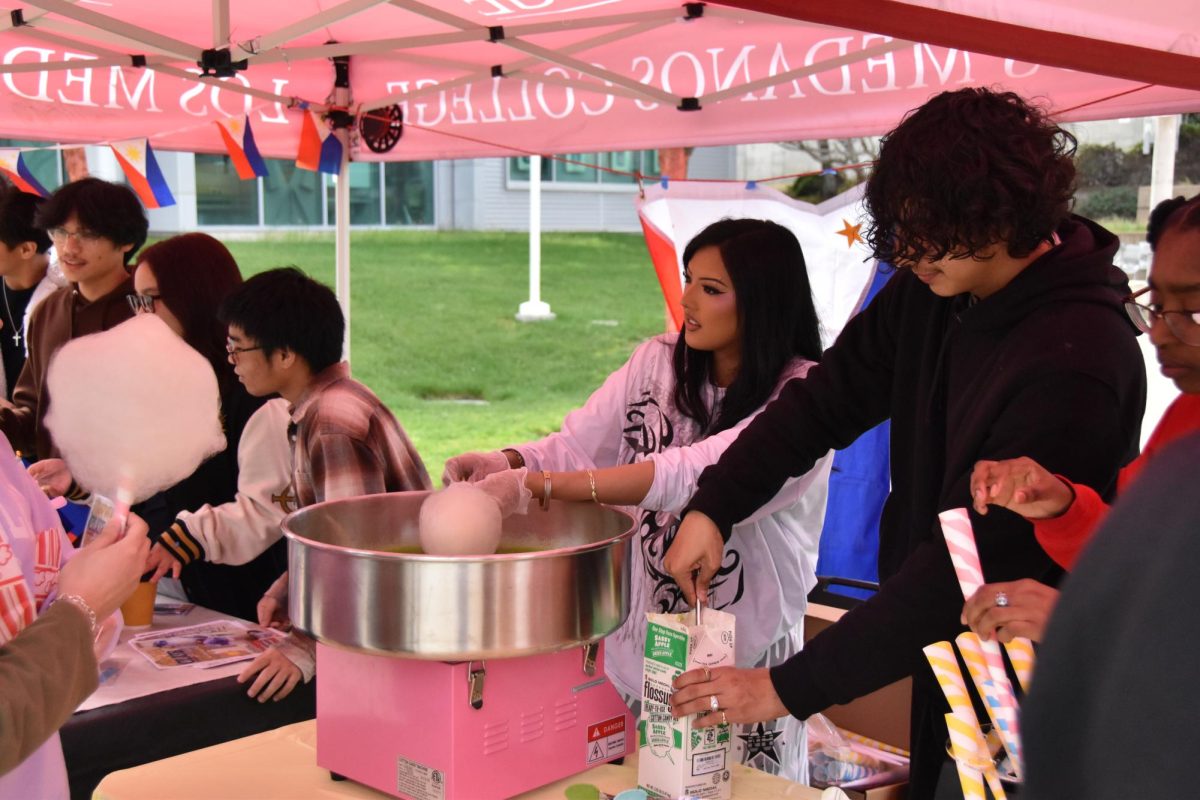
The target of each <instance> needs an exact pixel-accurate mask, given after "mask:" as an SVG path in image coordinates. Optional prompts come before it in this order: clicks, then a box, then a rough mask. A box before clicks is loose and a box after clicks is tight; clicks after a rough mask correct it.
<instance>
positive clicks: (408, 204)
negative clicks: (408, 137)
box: [383, 161, 434, 225]
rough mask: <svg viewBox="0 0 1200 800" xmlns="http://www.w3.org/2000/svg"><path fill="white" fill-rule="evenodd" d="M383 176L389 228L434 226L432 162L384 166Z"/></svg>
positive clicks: (400, 162) (398, 162)
mask: <svg viewBox="0 0 1200 800" xmlns="http://www.w3.org/2000/svg"><path fill="white" fill-rule="evenodd" d="M383 176H384V181H383V191H384V205H385V207H386V211H387V224H388V225H432V224H433V222H434V219H433V162H431V161H397V162H392V163H389V164H384V165H383Z"/></svg>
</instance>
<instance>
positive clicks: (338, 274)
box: [333, 131, 350, 362]
mask: <svg viewBox="0 0 1200 800" xmlns="http://www.w3.org/2000/svg"><path fill="white" fill-rule="evenodd" d="M335 135H339V136H341V135H345V133H344V131H337V132H336V134H335ZM349 138H350V137H348V136H347V137H346V141H343V142H342V166H341V167H340V168H339V169H338V174H337V186H336V187H335V192H334V212H333V213H334V218H335V220H336V221H337V224H336V226H335V228H334V253H335V256H334V282H335V286H336V288H337V298H338V302H339V303H341V305H342V313H343V314H344V315H345V316H346V342H345V344H344V345H343V346H342V353H343V355H342V357H343V358H344V359H345V360H346V361H347V362H349V361H350V142H349V141H348V140H349Z"/></svg>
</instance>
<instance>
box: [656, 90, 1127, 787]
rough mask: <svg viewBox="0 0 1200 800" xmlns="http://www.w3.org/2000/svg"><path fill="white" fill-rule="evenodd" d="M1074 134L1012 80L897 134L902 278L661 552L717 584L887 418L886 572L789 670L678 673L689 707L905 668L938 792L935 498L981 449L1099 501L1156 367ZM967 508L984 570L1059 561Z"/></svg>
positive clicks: (894, 217) (836, 689)
mask: <svg viewBox="0 0 1200 800" xmlns="http://www.w3.org/2000/svg"><path fill="white" fill-rule="evenodd" d="M1074 146H1075V142H1074V139H1073V138H1072V137H1071V136H1070V134H1068V133H1067V132H1065V131H1063V130H1062V129H1060V128H1059V127H1058V126H1057V125H1055V124H1054V123H1053V122H1051V121H1050V120H1049V119H1047V117H1046V116H1045V114H1044V113H1043V112H1042V111H1041V110H1039V109H1038V108H1036V107H1034V106H1031V105H1030V104H1028V103H1026V102H1025V101H1024V100H1023V99H1021V98H1020V97H1018V96H1017V95H1014V94H1011V93H999V92H994V91H990V90H987V89H979V88H971V89H963V90H960V91H955V92H945V93H943V94H940V95H938V96H936V97H934V98H933V99H931V100H930V101H929V102H927V103H926V104H925V105H924V106H922V107H920V108H919V109H917V110H915V111H914V112H911V113H910V114H909V115H908V116H907V117H906V118H905V119H904V121H903V122H901V124H900V125H899V126H898V127H897V128H896V129H895V130H893V131H892V132H891V133H889V134H888V135H887V136H886V137H884V140H883V143H882V147H881V149H880V155H879V160H878V162H877V164H876V167H875V171H874V173H873V174H872V176H871V178H870V182H869V184H868V187H867V192H866V199H867V205H868V208H869V211H870V214H871V218H872V223H871V228H870V230H869V232H868V241H869V242H870V244H871V245H872V247H873V249H874V253H875V256H876V258H878V259H879V260H880V261H882V262H887V263H890V264H893V265H894V266H895V267H896V268H897V269H898V272H897V274H896V275H895V276H894V277H893V278H892V280H891V281H890V282H889V284H888V285H887V286H886V287H885V288H884V290H883V291H882V292H880V294H879V296H878V297H877V298H876V299H875V301H874V302H873V303H872V304H871V305H870V307H868V308H867V309H866V310H865V311H864V312H863V313H862V314H860V315H859V316H858V317H856V318H854V319H852V320H851V321H850V323H849V324H848V325H847V326H846V328H845V330H844V331H843V332H842V334H841V336H840V337H839V339H838V341H837V343H836V344H835V345H834V346H833V347H831V348H830V349H829V350H828V351H827V352H826V353H825V356H824V358H823V359H822V361H821V364H820V365H819V366H817V367H814V368H813V369H812V370H811V371H810V372H809V374H808V378H807V380H804V381H793V382H792V383H791V384H789V385H788V386H787V387H785V388H784V390H783V391H782V393H781V394H780V396H779V398H778V399H777V400H776V401H775V402H774V403H772V404H771V405H770V406H769V407H768V408H767V409H766V410H764V411H763V412H762V414H760V415H759V416H758V417H757V418H756V419H755V420H754V422H752V423H751V424H750V426H749V427H747V428H746V430H745V431H743V432H742V434H741V435H740V436H739V438H738V440H737V441H736V442H735V443H734V444H733V445H732V446H731V447H730V448H729V449H728V450H726V451H725V454H724V455H723V456H722V458H721V460H720V461H719V462H718V463H717V464H715V465H713V466H712V467H710V468H709V469H708V470H706V471H705V472H704V473H703V475H702V476H701V477H700V480H699V485H698V491H697V493H696V495H695V496H694V497H693V499H692V502H691V505H690V506H689V513H688V514H687V516H686V517H685V519H684V521H683V523H682V525H681V526H680V529H679V533H678V536H677V537H676V539H675V542H674V544H673V545H672V548H671V552H669V553H668V555H667V562H666V563H667V566H668V569H669V570H670V572H671V574H672V575H673V576H674V577H675V579H676V580H677V581H679V582H680V584H681V585H682V586H683V587H685V592H687V593H689V594H690V593H691V591H692V579H691V573H692V570H693V569H698V570H699V572H700V574H699V578H698V579H697V582H696V584H695V585H696V590H697V591H698V592H701V593H703V592H704V591H705V589H706V586H707V582H708V580H709V578H710V576H711V575H712V573H713V571H714V569H715V567H716V565H719V564H720V561H721V555H722V549H723V546H724V541H725V540H726V539H727V538H728V536H729V531H730V528H731V526H732V525H733V524H734V523H736V522H737V521H739V520H741V519H743V518H745V517H746V516H748V515H750V514H751V513H753V512H754V510H755V509H756V508H758V507H759V506H760V505H761V504H762V503H763V502H764V501H765V500H766V499H768V498H770V497H771V496H772V495H773V494H774V493H775V492H776V491H777V490H778V488H779V486H780V485H781V484H782V483H783V482H784V480H786V478H787V477H788V476H789V475H797V474H800V473H802V472H804V471H805V470H807V469H809V468H810V467H811V466H812V464H813V462H814V461H815V460H816V459H818V458H820V457H821V456H822V455H823V454H824V453H825V452H826V451H827V450H828V449H829V448H831V447H832V448H841V447H845V446H846V445H848V444H849V443H850V442H852V441H854V439H855V438H856V437H857V436H858V435H859V434H860V433H862V432H863V431H866V430H868V429H869V428H871V427H873V426H875V425H876V424H878V423H879V422H881V421H883V420H885V419H888V418H890V419H891V420H892V427H891V479H892V491H891V494H890V496H889V497H888V500H887V503H886V505H885V506H884V511H883V516H882V519H881V520H880V527H879V575H880V579H881V582H882V585H881V587H880V590H879V592H878V593H877V594H876V595H875V596H874V597H872V598H871V599H870V600H868V601H866V602H865V603H863V604H862V605H860V606H858V607H857V608H855V609H854V610H853V611H851V612H850V613H848V614H847V615H846V616H845V617H843V618H842V620H841V621H840V622H838V623H837V624H835V625H833V626H831V627H830V628H828V629H827V630H826V631H824V632H822V633H821V634H819V635H818V636H816V637H815V638H813V639H812V640H811V641H810V642H809V643H808V644H807V645H806V647H805V649H804V650H803V651H801V652H800V653H799V654H797V655H796V656H795V657H794V658H792V659H791V660H789V661H788V662H786V663H785V664H783V665H780V666H777V667H773V668H771V669H769V670H767V669H761V670H746V669H730V670H714V671H713V673H712V674H711V677H710V676H708V675H706V674H704V673H688V674H686V675H684V676H681V677H680V679H679V681H678V682H677V690H676V693H675V712H676V713H677V714H685V713H695V712H700V711H707V710H708V708H709V706H710V703H711V700H710V698H711V697H714V696H715V697H716V698H717V702H718V703H719V705H720V709H721V710H722V712H723V714H724V716H725V718H727V719H728V720H729V721H730V722H750V721H754V720H762V719H770V718H773V717H777V716H780V715H783V714H788V713H790V714H792V715H794V716H797V717H801V718H803V717H807V716H809V715H811V714H813V713H815V712H818V711H821V710H822V709H824V708H826V707H828V706H831V705H835V704H839V703H846V702H849V701H850V700H852V699H854V698H856V697H859V696H861V695H864V694H866V693H868V692H870V691H873V690H875V689H878V688H880V687H882V686H885V685H887V684H889V683H891V682H892V681H895V680H898V679H900V678H903V677H905V676H909V675H911V676H912V677H913V705H912V721H911V730H912V773H911V786H912V790H911V796H913V797H931V796H934V795H935V792H936V788H935V787H936V786H937V784H938V781H939V775H940V773H941V771H942V766H943V763H944V762H945V761H946V750H945V744H946V737H947V734H946V726H945V724H944V718H943V714H944V713H945V711H947V710H948V709H947V708H946V706H945V701H944V699H943V698H942V695H941V692H940V691H939V690H938V688H937V684H936V683H935V681H934V679H933V675H932V673H931V672H930V670H929V668H928V666H927V664H926V663H925V659H924V657H923V654H922V651H921V648H922V647H924V646H925V645H927V644H930V643H932V642H937V641H942V640H946V639H953V638H954V637H955V636H956V635H957V634H958V633H959V632H960V631H961V630H963V626H962V625H961V623H960V619H959V616H960V613H961V612H962V607H963V596H962V593H961V590H960V589H959V586H958V582H957V580H956V577H955V571H954V568H953V566H952V565H951V562H950V558H949V554H948V553H947V550H946V545H945V542H944V540H943V538H942V535H941V532H940V528H939V525H938V520H937V514H938V512H940V511H943V510H945V509H949V508H956V507H965V508H970V507H971V497H970V492H969V481H970V477H971V471H972V468H973V466H974V464H975V462H976V461H979V460H980V459H993V460H995V459H1005V458H1012V457H1015V456H1019V455H1024V456H1031V457H1034V458H1035V459H1036V460H1037V461H1038V462H1039V463H1041V464H1044V465H1046V466H1047V468H1048V469H1050V470H1051V471H1052V472H1054V473H1057V474H1061V475H1064V476H1067V477H1068V478H1070V479H1071V480H1073V481H1076V482H1082V483H1086V484H1088V485H1090V486H1093V487H1096V488H1097V489H1099V490H1100V491H1101V493H1102V494H1107V493H1111V492H1112V491H1113V489H1114V487H1115V483H1116V477H1117V471H1118V470H1119V468H1120V467H1121V466H1122V465H1123V464H1125V463H1127V462H1128V461H1129V460H1130V459H1131V458H1133V457H1134V456H1135V455H1136V453H1137V445H1138V434H1139V429H1140V424H1141V418H1142V411H1143V408H1144V405H1145V391H1146V388H1145V382H1146V379H1145V369H1144V366H1143V364H1142V357H1141V354H1140V352H1139V350H1138V346H1137V343H1136V342H1135V340H1134V329H1133V327H1132V325H1130V323H1129V321H1128V320H1127V319H1126V318H1125V315H1124V312H1123V310H1122V299H1123V297H1124V296H1125V295H1126V294H1127V293H1128V286H1127V284H1126V280H1125V276H1124V274H1123V273H1121V272H1120V271H1119V270H1117V269H1116V268H1115V267H1113V266H1112V257H1113V254H1114V253H1115V252H1116V250H1117V246H1118V242H1117V238H1116V237H1115V236H1114V235H1113V234H1111V233H1109V232H1108V231H1106V230H1104V229H1103V228H1101V227H1099V226H1098V225H1096V224H1094V223H1092V222H1089V221H1088V220H1085V219H1082V218H1080V217H1077V216H1074V215H1072V214H1071V213H1070V210H1069V209H1070V204H1071V195H1072V190H1073V185H1074V176H1075V169H1074V165H1073V163H1072V156H1073V154H1074ZM971 523H972V525H973V526H974V532H975V538H976V541H977V542H978V546H979V554H980V557H981V560H982V564H983V570H984V573H985V578H986V579H987V580H988V581H989V582H991V581H1004V580H1013V579H1016V578H1036V579H1038V580H1042V581H1044V582H1047V583H1051V584H1053V583H1055V582H1056V581H1057V580H1058V579H1059V577H1060V576H1061V575H1062V572H1061V570H1060V569H1059V568H1058V567H1057V566H1056V565H1055V564H1054V562H1053V561H1052V560H1051V559H1050V558H1049V556H1047V555H1046V553H1045V552H1044V551H1043V550H1042V549H1041V547H1040V546H1039V545H1038V542H1037V540H1036V538H1035V537H1034V534H1033V529H1032V526H1031V525H1030V524H1029V523H1028V522H1026V521H1025V520H1024V519H1023V518H1021V517H1020V516H1018V515H1016V514H1014V513H1011V512H1008V511H1005V510H1000V509H995V510H993V511H992V512H991V513H989V514H987V515H986V516H980V515H978V514H976V513H975V512H974V511H972V512H971ZM720 720H721V714H714V713H707V714H705V715H704V716H703V717H702V718H701V719H700V720H699V723H700V724H701V725H707V724H712V723H713V722H718V721H720ZM948 777H950V780H952V781H954V782H955V783H956V779H955V778H953V776H952V773H948Z"/></svg>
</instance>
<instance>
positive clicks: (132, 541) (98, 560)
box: [58, 514, 150, 620]
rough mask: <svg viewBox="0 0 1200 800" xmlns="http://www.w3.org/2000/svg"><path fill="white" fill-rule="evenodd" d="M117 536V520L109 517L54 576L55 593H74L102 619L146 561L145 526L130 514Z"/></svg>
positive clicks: (132, 584)
mask: <svg viewBox="0 0 1200 800" xmlns="http://www.w3.org/2000/svg"><path fill="white" fill-rule="evenodd" d="M125 526H126V527H125V535H124V537H122V536H121V521H120V520H116V519H113V520H110V521H109V523H108V524H107V525H105V526H104V530H103V531H101V533H100V536H98V537H97V538H96V539H94V540H93V541H92V542H91V544H89V545H88V546H87V547H83V548H80V550H79V552H78V553H76V554H75V557H74V558H72V559H71V560H70V561H68V562H67V564H66V565H65V566H64V567H63V568H62V572H61V573H59V576H58V595H59V597H65V596H67V595H75V596H76V597H79V598H80V599H82V600H83V602H84V603H86V604H87V605H88V607H89V608H91V609H92V611H93V612H94V613H95V614H96V619H97V620H102V619H104V618H105V617H107V616H109V615H110V614H112V613H113V612H114V611H116V610H117V608H118V607H119V606H120V605H121V603H123V602H125V600H126V599H127V598H128V597H129V595H131V594H133V590H134V589H135V588H137V584H138V577H139V576H140V575H141V574H142V571H143V568H144V567H145V564H146V554H147V553H148V552H149V550H150V540H149V539H147V538H146V531H147V530H149V528H148V527H147V526H146V523H145V522H143V521H142V520H141V518H140V517H138V515H137V514H130V515H129V518H128V520H127V521H126V522H125Z"/></svg>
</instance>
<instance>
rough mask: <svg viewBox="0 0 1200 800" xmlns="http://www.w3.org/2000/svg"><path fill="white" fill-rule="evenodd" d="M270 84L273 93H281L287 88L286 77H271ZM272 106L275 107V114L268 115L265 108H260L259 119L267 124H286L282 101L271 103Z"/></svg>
mask: <svg viewBox="0 0 1200 800" xmlns="http://www.w3.org/2000/svg"><path fill="white" fill-rule="evenodd" d="M271 84H272V87H271V91H272V92H274V93H275V94H278V95H282V94H283V93H284V91H285V90H286V89H287V85H288V79H287V78H273V79H272V80H271ZM272 106H273V107H274V108H275V115H274V116H271V117H268V116H267V115H266V111H265V109H260V110H259V112H258V119H259V121H260V122H265V123H267V124H268V125H287V122H288V121H287V117H285V116H284V115H283V103H272Z"/></svg>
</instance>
